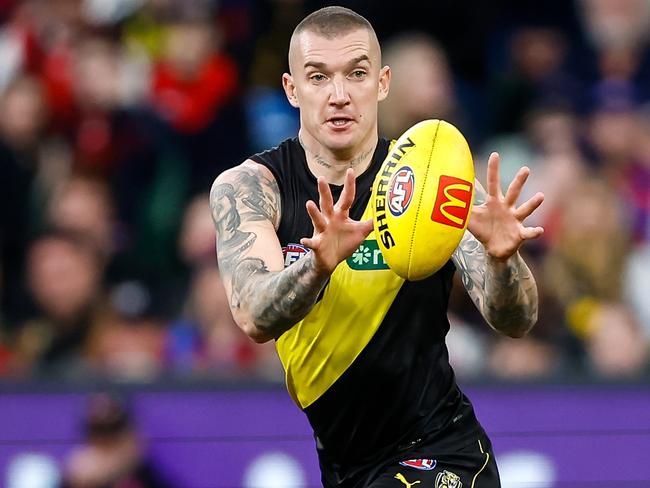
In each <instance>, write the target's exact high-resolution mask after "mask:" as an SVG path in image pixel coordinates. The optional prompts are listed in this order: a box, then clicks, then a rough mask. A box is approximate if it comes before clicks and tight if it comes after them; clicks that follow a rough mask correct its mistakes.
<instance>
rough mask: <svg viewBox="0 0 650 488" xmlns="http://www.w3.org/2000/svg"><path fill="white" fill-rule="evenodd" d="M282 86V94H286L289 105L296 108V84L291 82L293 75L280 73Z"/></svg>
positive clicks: (297, 104) (297, 105)
mask: <svg viewBox="0 0 650 488" xmlns="http://www.w3.org/2000/svg"><path fill="white" fill-rule="evenodd" d="M282 88H284V94H285V95H286V96H287V100H289V103H290V104H291V106H292V107H295V108H298V107H299V106H300V104H299V103H298V97H297V95H296V85H295V84H294V83H293V76H291V75H290V74H289V73H284V74H283V75H282Z"/></svg>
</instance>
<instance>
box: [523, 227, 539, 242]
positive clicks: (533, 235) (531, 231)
mask: <svg viewBox="0 0 650 488" xmlns="http://www.w3.org/2000/svg"><path fill="white" fill-rule="evenodd" d="M543 233H544V227H524V228H523V229H522V231H521V237H522V239H524V240H528V239H537V238H538V237H539V236H541V235H542V234H543Z"/></svg>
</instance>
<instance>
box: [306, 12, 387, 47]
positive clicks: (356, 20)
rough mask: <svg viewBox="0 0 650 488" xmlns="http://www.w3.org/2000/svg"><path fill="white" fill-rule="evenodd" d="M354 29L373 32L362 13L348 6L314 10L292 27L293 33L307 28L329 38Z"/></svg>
mask: <svg viewBox="0 0 650 488" xmlns="http://www.w3.org/2000/svg"><path fill="white" fill-rule="evenodd" d="M355 29H367V30H368V31H370V32H372V33H373V34H374V33H375V29H373V27H372V25H371V24H370V22H368V20H367V19H366V18H365V17H363V16H362V15H359V14H358V13H356V12H355V11H353V10H350V9H349V8H345V7H338V6H332V7H323V8H321V9H319V10H316V11H315V12H312V13H311V14H309V15H308V16H307V17H305V18H304V19H302V21H301V22H300V23H299V24H298V25H297V26H296V28H295V29H294V31H293V35H294V36H295V35H297V34H300V33H301V32H303V31H306V30H309V31H313V32H315V33H317V34H319V35H321V36H323V37H325V38H327V39H331V38H333V37H336V36H339V35H341V34H347V33H348V32H350V31H353V30H355Z"/></svg>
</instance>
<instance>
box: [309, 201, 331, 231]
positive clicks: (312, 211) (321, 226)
mask: <svg viewBox="0 0 650 488" xmlns="http://www.w3.org/2000/svg"><path fill="white" fill-rule="evenodd" d="M305 206H306V207H307V213H308V214H309V218H310V219H311V221H312V223H313V224H314V231H316V232H317V233H320V232H323V231H324V230H325V228H326V227H327V219H326V218H325V216H324V215H323V214H322V213H321V212H320V210H318V207H317V206H316V204H315V203H314V202H313V201H312V200H309V201H308V202H307V203H306V204H305Z"/></svg>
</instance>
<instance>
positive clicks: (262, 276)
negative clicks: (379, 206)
mask: <svg viewBox="0 0 650 488" xmlns="http://www.w3.org/2000/svg"><path fill="white" fill-rule="evenodd" d="M210 207H211V210H212V217H213V219H214V224H215V227H216V230H217V257H218V261H219V270H220V272H221V274H222V276H223V278H224V280H227V281H228V280H229V281H230V284H231V297H230V305H231V308H232V310H233V312H236V311H241V312H243V314H244V315H245V316H246V317H247V318H248V321H250V322H253V323H254V324H255V327H256V328H257V329H259V330H260V331H261V332H263V333H264V334H266V335H268V336H272V337H278V336H279V335H280V334H282V332H284V331H285V330H287V329H288V328H289V327H291V326H292V325H293V324H295V323H296V322H298V321H299V320H300V319H302V318H303V317H304V316H305V315H306V314H307V313H308V312H309V310H310V309H311V307H312V306H313V305H314V303H315V302H316V299H317V298H318V295H319V293H320V292H321V290H322V289H323V287H324V286H325V283H326V281H327V278H324V277H322V276H321V275H320V274H318V273H317V272H316V271H315V268H314V262H313V259H312V255H311V253H308V254H307V255H306V256H305V257H303V258H302V259H300V260H299V261H298V262H296V263H294V264H292V265H291V266H289V267H287V268H286V269H285V270H283V271H281V272H271V271H269V270H268V268H267V265H266V263H265V262H264V260H263V259H261V258H259V257H252V256H248V254H249V252H250V249H251V248H252V247H253V244H254V243H255V242H256V240H257V234H256V233H255V232H246V231H243V230H241V226H242V224H244V223H247V222H260V221H270V222H271V223H273V225H274V226H276V227H277V225H278V223H279V218H280V191H279V188H278V185H277V183H276V182H275V180H274V179H271V178H268V177H266V176H265V175H264V174H263V173H262V172H261V171H260V170H258V169H257V168H255V167H252V166H251V167H247V166H245V165H243V166H240V167H238V168H237V169H236V170H234V171H231V172H230V175H229V178H228V179H227V180H226V181H225V182H221V183H220V182H219V181H217V182H215V184H214V185H213V187H212V190H211V192H210Z"/></svg>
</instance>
